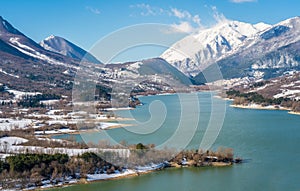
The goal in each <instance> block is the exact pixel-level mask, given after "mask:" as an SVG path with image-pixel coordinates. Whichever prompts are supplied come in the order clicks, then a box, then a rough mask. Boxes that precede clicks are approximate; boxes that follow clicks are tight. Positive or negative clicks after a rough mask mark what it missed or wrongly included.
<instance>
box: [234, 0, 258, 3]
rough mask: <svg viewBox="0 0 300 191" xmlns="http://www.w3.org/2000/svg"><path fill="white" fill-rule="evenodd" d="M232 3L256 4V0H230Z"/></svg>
mask: <svg viewBox="0 0 300 191" xmlns="http://www.w3.org/2000/svg"><path fill="white" fill-rule="evenodd" d="M230 1H231V2H232V3H245V2H257V0H230Z"/></svg>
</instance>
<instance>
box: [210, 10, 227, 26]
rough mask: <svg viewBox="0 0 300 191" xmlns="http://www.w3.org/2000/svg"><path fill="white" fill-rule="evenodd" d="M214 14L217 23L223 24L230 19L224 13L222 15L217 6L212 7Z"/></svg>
mask: <svg viewBox="0 0 300 191" xmlns="http://www.w3.org/2000/svg"><path fill="white" fill-rule="evenodd" d="M211 9H212V12H213V18H214V19H215V21H216V22H217V23H222V22H226V21H228V19H227V18H226V17H225V16H224V15H223V13H220V12H219V11H218V9H217V7H216V6H212V7H211Z"/></svg>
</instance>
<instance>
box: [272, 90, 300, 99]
mask: <svg viewBox="0 0 300 191" xmlns="http://www.w3.org/2000/svg"><path fill="white" fill-rule="evenodd" d="M299 93H300V90H283V91H282V92H281V93H279V94H276V95H274V96H273V97H274V98H280V97H288V96H291V95H294V94H299Z"/></svg>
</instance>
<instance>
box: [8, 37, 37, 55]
mask: <svg viewBox="0 0 300 191" xmlns="http://www.w3.org/2000/svg"><path fill="white" fill-rule="evenodd" d="M18 40H19V38H18V37H12V38H10V39H9V41H10V42H11V43H13V44H15V45H17V46H18V47H20V48H23V49H27V50H29V51H32V52H34V51H35V50H34V49H32V48H30V47H29V46H27V45H24V44H21V43H20V42H19V41H18Z"/></svg>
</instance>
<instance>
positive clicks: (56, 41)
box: [40, 35, 101, 64]
mask: <svg viewBox="0 0 300 191" xmlns="http://www.w3.org/2000/svg"><path fill="white" fill-rule="evenodd" d="M40 45H41V46H42V47H43V48H45V49H46V50H50V51H52V52H57V53H59V54H62V55H64V56H68V57H71V58H73V59H77V60H83V61H87V62H92V63H96V64H101V62H100V61H99V60H97V59H96V58H95V57H94V56H93V55H91V54H90V53H88V52H87V51H85V50H83V49H82V48H80V47H79V46H77V45H75V44H73V43H71V42H70V41H68V40H66V39H64V38H62V37H59V36H54V35H51V36H49V37H47V38H46V39H45V40H43V41H41V42H40Z"/></svg>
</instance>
